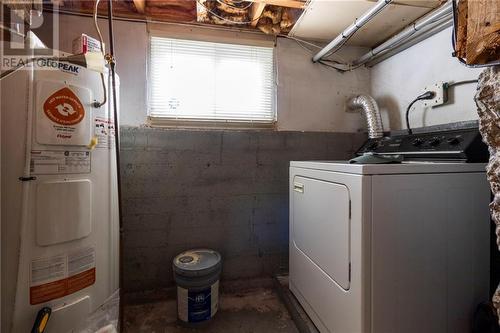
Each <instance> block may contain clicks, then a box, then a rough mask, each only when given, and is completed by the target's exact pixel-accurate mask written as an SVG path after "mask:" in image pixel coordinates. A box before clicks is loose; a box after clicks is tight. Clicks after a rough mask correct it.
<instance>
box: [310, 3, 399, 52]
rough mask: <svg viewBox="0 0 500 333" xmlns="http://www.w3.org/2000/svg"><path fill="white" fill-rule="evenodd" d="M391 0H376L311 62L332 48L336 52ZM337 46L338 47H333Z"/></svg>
mask: <svg viewBox="0 0 500 333" xmlns="http://www.w3.org/2000/svg"><path fill="white" fill-rule="evenodd" d="M392 1H393V0H378V1H377V3H376V4H375V6H373V7H372V8H370V9H369V10H368V11H366V12H365V13H363V15H361V17H359V18H357V19H356V20H355V21H354V23H352V24H351V25H350V26H348V27H347V28H346V29H345V30H344V31H342V32H341V33H340V35H338V36H337V37H335V39H334V40H332V41H331V42H330V43H329V44H328V45H327V46H325V47H324V48H323V49H322V50H321V51H319V52H318V53H317V54H316V55H315V56H314V57H313V58H312V61H313V62H318V61H320V60H321V58H323V57H324V56H325V55H326V54H328V53H329V52H331V51H332V50H333V53H334V52H337V51H338V49H340V47H342V45H343V44H344V43H345V42H346V41H347V40H348V39H349V38H350V37H351V36H352V35H354V34H355V33H356V31H358V30H359V29H360V28H361V27H362V26H364V25H365V24H366V23H368V22H369V21H370V20H371V19H372V18H373V17H375V16H376V15H377V14H378V13H379V12H380V11H381V10H382V9H384V8H385V7H386V6H388V5H389V4H390V3H391V2H392ZM335 48H338V49H335Z"/></svg>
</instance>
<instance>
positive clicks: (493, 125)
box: [476, 66, 500, 317]
mask: <svg viewBox="0 0 500 333" xmlns="http://www.w3.org/2000/svg"><path fill="white" fill-rule="evenodd" d="M476 104H477V107H478V114H479V130H480V131H481V135H482V136H483V140H484V142H486V144H487V145H488V148H489V150H490V161H489V163H488V166H487V168H486V171H487V177H488V181H489V182H490V185H491V191H492V193H493V201H492V203H491V205H490V210H491V216H492V219H493V221H494V222H495V224H496V229H495V233H496V235H497V245H498V247H499V249H500V66H496V67H488V68H486V69H485V70H484V71H483V72H482V73H481V75H480V76H479V83H478V91H477V94H476ZM493 304H494V305H495V308H496V309H497V313H498V315H499V317H500V286H499V287H498V288H497V290H496V292H495V295H494V296H493Z"/></svg>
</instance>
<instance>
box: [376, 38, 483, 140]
mask: <svg viewBox="0 0 500 333" xmlns="http://www.w3.org/2000/svg"><path fill="white" fill-rule="evenodd" d="M451 53H452V49H451V28H449V29H446V30H444V31H442V32H440V33H438V34H436V35H434V36H432V37H430V38H428V39H426V40H424V41H422V42H420V43H418V44H416V45H414V46H412V47H410V48H408V49H407V50H405V51H403V52H401V53H399V54H397V55H395V56H393V57H391V58H388V59H387V60H384V61H383V62H381V63H379V64H377V65H375V66H374V67H372V68H371V91H372V94H373V96H374V97H375V99H376V100H377V102H378V103H379V106H380V109H381V112H382V113H383V116H384V122H385V127H386V128H390V129H393V130H397V129H402V128H406V123H405V112H406V107H407V105H408V104H409V103H410V102H411V101H412V100H413V99H414V98H415V97H416V96H418V95H420V94H421V93H423V90H424V87H425V86H427V85H431V84H434V83H437V82H440V81H450V82H456V81H461V80H470V79H477V77H478V75H479V73H480V72H481V70H480V69H470V68H467V67H465V66H463V65H461V64H460V63H459V62H458V61H457V60H456V59H455V58H453V57H452V56H451ZM475 92H476V84H469V85H461V86H456V87H453V88H451V89H450V101H449V103H448V104H447V105H443V106H439V107H436V108H424V107H423V104H422V103H420V102H417V104H416V105H415V106H414V107H413V109H412V110H411V113H410V124H411V126H412V127H422V126H431V125H438V124H445V123H451V122H458V121H465V120H475V119H477V117H478V116H477V112H476V106H475V104H474V94H475Z"/></svg>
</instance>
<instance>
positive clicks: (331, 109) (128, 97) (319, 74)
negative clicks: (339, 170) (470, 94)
mask: <svg viewBox="0 0 500 333" xmlns="http://www.w3.org/2000/svg"><path fill="white" fill-rule="evenodd" d="M44 19H45V20H46V24H44V25H42V27H41V28H40V29H37V30H38V31H37V34H38V35H39V37H40V38H41V39H42V40H44V41H45V40H50V38H48V34H49V33H50V30H49V29H48V28H49V27H50V26H51V22H52V20H53V19H54V16H53V15H51V14H50V13H44ZM99 22H100V27H101V30H102V33H103V35H104V38H105V40H107V36H108V32H107V31H108V30H107V22H106V21H104V20H99ZM114 28H115V29H114V33H115V44H116V47H115V48H116V59H117V72H118V74H119V76H120V81H121V87H120V92H121V94H120V105H121V123H122V125H130V126H140V125H143V124H145V123H146V116H147V104H146V96H147V75H146V73H147V50H148V32H147V27H146V24H145V23H137V22H123V21H116V22H115V26H114ZM172 29H173V28H172ZM178 29H179V28H178V27H176V28H175V30H178ZM186 29H187V30H188V28H186ZM165 30H166V31H168V28H165ZM81 33H86V34H89V35H91V36H96V35H97V34H96V32H95V28H94V25H93V21H92V19H91V18H89V17H79V16H69V15H63V14H61V15H59V35H60V38H59V39H60V42H59V49H61V50H62V51H66V52H70V51H71V50H72V41H73V39H74V38H75V37H77V36H78V35H79V34H81ZM362 51H363V49H360V48H349V49H347V50H344V51H343V53H342V54H341V56H342V57H351V56H355V55H357V54H361V53H362ZM276 66H277V68H276V72H277V78H276V81H277V118H278V119H277V129H279V130H292V131H336V132H357V131H359V130H363V129H364V128H365V124H364V122H363V119H362V118H361V116H360V115H359V114H357V113H346V112H344V102H345V100H346V99H347V98H348V97H350V96H352V95H354V94H356V93H360V92H361V93H367V92H369V90H370V75H369V70H368V69H365V68H360V69H358V70H356V71H353V72H351V73H345V74H341V73H339V72H337V71H335V70H334V69H331V68H327V67H325V66H322V65H320V64H314V63H312V62H311V54H310V53H309V52H307V51H306V50H304V49H303V48H302V47H300V46H299V45H298V44H297V43H296V42H295V41H292V40H287V39H285V38H279V39H278V40H277V44H276ZM235 83H237V80H236V79H235Z"/></svg>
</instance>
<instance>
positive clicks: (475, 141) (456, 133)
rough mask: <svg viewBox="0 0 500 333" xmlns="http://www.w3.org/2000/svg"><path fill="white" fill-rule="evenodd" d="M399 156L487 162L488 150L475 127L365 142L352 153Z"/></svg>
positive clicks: (408, 158) (417, 158)
mask: <svg viewBox="0 0 500 333" xmlns="http://www.w3.org/2000/svg"><path fill="white" fill-rule="evenodd" d="M366 153H373V154H380V155H402V156H403V157H404V159H405V160H420V161H422V160H425V161H456V162H487V161H488V156H489V155H488V149H487V147H486V145H485V144H484V143H483V142H482V139H481V135H480V134H479V130H478V129H477V128H469V129H459V130H447V131H440V132H427V133H416V134H407V135H395V136H387V137H382V138H377V139H368V141H366V142H365V143H364V144H363V146H362V147H361V148H360V149H359V150H358V151H357V152H356V155H358V156H359V155H363V154H366Z"/></svg>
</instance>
